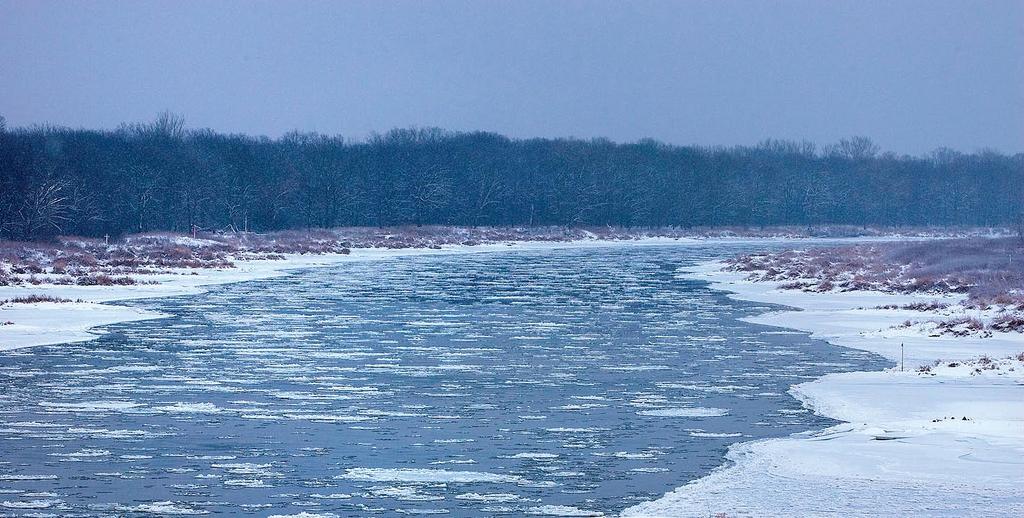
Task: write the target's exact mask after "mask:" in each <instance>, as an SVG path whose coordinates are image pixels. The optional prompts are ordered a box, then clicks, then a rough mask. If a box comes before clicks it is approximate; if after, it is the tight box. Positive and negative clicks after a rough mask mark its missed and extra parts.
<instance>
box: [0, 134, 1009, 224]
mask: <svg viewBox="0 0 1024 518" xmlns="http://www.w3.org/2000/svg"><path fill="white" fill-rule="evenodd" d="M1022 199H1024V155H1022V154H1017V155H1012V156H1008V155H1004V154H1000V153H997V152H993V151H980V152H976V153H969V154H968V153H959V152H956V151H952V150H948V149H940V150H937V151H935V152H934V153H932V154H931V155H929V156H923V157H913V156H897V155H895V154H893V153H881V152H880V151H879V149H878V146H877V145H875V144H874V143H873V142H871V141H870V140H869V139H867V138H863V137H856V138H851V139H847V140H842V141H840V142H839V143H837V144H835V145H832V146H825V147H821V148H818V147H817V146H815V145H813V144H811V143H806V142H788V141H779V140H769V141H765V142H763V143H761V144H760V145H757V146H735V147H699V146H674V145H668V144H664V143H660V142H656V141H653V140H642V141H639V142H634V143H614V142H610V141H608V140H603V139H594V140H578V139H510V138H507V137H504V136H501V135H497V134H494V133H485V132H467V133H460V132H449V131H443V130H440V129H435V128H425V129H421V128H413V129H396V130H392V131H389V132H387V133H386V134H383V135H374V136H372V137H371V138H369V139H366V140H365V141H346V140H344V139H343V138H341V137H337V136H324V135H318V134H312V133H291V134H288V135H285V136H283V137H281V138H278V139H269V138H266V137H251V136H245V135H226V134H219V133H216V132H213V131H211V130H190V129H187V128H186V127H185V125H184V122H183V120H182V119H181V118H180V117H177V116H174V115H171V114H163V115H161V116H160V117H159V118H157V119H156V120H155V121H154V122H151V123H145V124H134V125H124V126H122V127H121V128H119V129H117V130H114V131H96V130H85V129H69V128H61V127H32V128H10V127H5V126H4V125H2V124H0V237H4V238H8V239H43V238H47V237H51V236H54V235H57V234H78V235H92V236H98V235H104V234H111V235H119V234H124V233H132V232H140V231H153V230H170V231H188V230H189V229H191V228H192V227H193V225H195V226H196V227H198V228H202V229H207V230H230V229H234V230H254V231H266V230H279V229H288V228H304V227H333V226H349V225H365V226H391V225H405V224H450V225H467V226H468V225H570V226H571V225H606V224H607V225H617V226H627V227H636V226H644V227H651V226H681V227H691V226H719V225H729V226H766V225H816V224H853V225H883V226H906V225H980V226H995V225H1010V224H1013V223H1014V222H1016V221H1019V218H1021V216H1022V213H1021V211H1022V208H1021V207H1022Z"/></svg>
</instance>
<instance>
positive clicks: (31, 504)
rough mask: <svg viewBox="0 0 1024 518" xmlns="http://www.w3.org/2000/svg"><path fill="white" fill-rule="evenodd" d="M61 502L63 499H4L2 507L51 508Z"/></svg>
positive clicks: (0, 503) (0, 504)
mask: <svg viewBox="0 0 1024 518" xmlns="http://www.w3.org/2000/svg"><path fill="white" fill-rule="evenodd" d="M59 503H61V500H26V501H23V502H11V501H9V500H4V501H3V502H0V507H6V508H7V509H49V508H51V507H53V506H55V505H57V504H59Z"/></svg>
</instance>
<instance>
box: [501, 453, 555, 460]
mask: <svg viewBox="0 0 1024 518" xmlns="http://www.w3.org/2000/svg"><path fill="white" fill-rule="evenodd" d="M502 458H503V459H530V460H551V459H557V458H558V454H556V453H532V452H523V453H517V454H515V455H508V456H504V457H502Z"/></svg>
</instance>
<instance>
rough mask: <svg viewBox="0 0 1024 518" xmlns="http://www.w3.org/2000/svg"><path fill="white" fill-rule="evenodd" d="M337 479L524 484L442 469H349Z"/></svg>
mask: <svg viewBox="0 0 1024 518" xmlns="http://www.w3.org/2000/svg"><path fill="white" fill-rule="evenodd" d="M338 478H343V479H348V480H364V481H370V482H448V483H455V484H472V483H477V482H483V483H492V484H502V483H504V484H519V483H523V482H526V480H525V479H523V478H522V477H517V476H515V475H501V474H498V473H487V472H484V471H448V470H443V469H423V468H397V469H388V468H350V469H347V470H345V474H343V475H339V476H338Z"/></svg>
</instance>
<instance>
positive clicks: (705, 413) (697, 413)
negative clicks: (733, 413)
mask: <svg viewBox="0 0 1024 518" xmlns="http://www.w3.org/2000/svg"><path fill="white" fill-rule="evenodd" d="M637 415H642V416H648V417H721V416H725V415H729V410H728V409H725V408H714V407H683V408H659V409H656V410H641V411H639V412H637Z"/></svg>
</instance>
